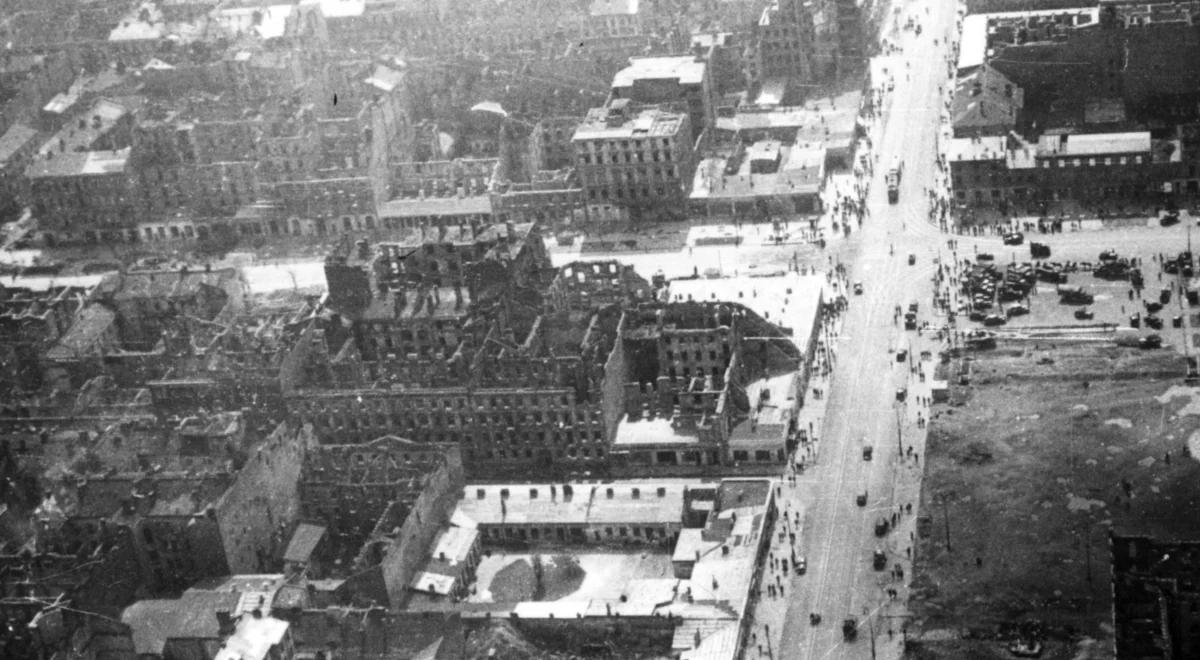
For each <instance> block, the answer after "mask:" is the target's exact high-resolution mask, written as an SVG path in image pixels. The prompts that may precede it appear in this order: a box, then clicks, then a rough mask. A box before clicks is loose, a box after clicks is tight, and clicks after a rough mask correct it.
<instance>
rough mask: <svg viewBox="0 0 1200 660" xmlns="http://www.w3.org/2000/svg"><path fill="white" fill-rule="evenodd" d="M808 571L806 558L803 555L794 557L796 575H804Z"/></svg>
mask: <svg viewBox="0 0 1200 660" xmlns="http://www.w3.org/2000/svg"><path fill="white" fill-rule="evenodd" d="M807 572H808V558H807V557H805V556H804V555H800V556H799V557H796V575H804V574H805V573H807Z"/></svg>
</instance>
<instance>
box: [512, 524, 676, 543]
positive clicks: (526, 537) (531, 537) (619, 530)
mask: <svg viewBox="0 0 1200 660" xmlns="http://www.w3.org/2000/svg"><path fill="white" fill-rule="evenodd" d="M552 529H553V530H554V531H551V530H552ZM567 531H568V530H567V529H565V528H562V527H557V528H546V529H541V528H538V527H532V528H529V529H526V528H524V527H518V528H516V529H513V528H512V527H505V528H504V529H503V530H501V529H499V528H496V527H493V528H492V529H491V531H490V535H491V537H492V538H493V539H500V538H509V539H520V540H522V541H538V540H541V539H542V538H543V537H544V538H546V539H547V540H550V539H553V538H555V537H556V536H557V538H558V540H560V541H564V540H566V536H567ZM584 534H585V532H584V531H583V530H581V529H579V528H571V529H570V535H571V537H572V538H582V537H583V536H584ZM594 534H595V540H597V541H602V540H604V539H606V538H607V539H611V538H645V539H648V540H654V539H655V538H660V537H662V538H665V537H666V533H665V532H664V531H662V530H656V529H655V528H653V527H605V528H604V532H603V534H601V532H600V530H595V532H594Z"/></svg>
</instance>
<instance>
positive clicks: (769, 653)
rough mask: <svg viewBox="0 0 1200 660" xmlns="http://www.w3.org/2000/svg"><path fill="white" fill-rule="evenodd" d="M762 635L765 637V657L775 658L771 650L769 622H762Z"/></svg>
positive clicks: (772, 659)
mask: <svg viewBox="0 0 1200 660" xmlns="http://www.w3.org/2000/svg"><path fill="white" fill-rule="evenodd" d="M763 637H766V638H767V657H768V658H771V660H774V659H775V652H774V651H772V650H771V624H769V623H764V624H763Z"/></svg>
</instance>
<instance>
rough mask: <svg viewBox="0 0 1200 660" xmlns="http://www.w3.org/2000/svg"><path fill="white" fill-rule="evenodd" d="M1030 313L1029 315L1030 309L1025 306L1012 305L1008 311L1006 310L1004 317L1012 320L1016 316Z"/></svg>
mask: <svg viewBox="0 0 1200 660" xmlns="http://www.w3.org/2000/svg"><path fill="white" fill-rule="evenodd" d="M1028 313H1029V308H1028V307H1026V306H1025V305H1012V306H1011V307H1009V308H1008V309H1006V310H1004V315H1005V316H1007V317H1008V318H1010V319H1011V318H1012V317H1014V316H1024V315H1025V314H1028Z"/></svg>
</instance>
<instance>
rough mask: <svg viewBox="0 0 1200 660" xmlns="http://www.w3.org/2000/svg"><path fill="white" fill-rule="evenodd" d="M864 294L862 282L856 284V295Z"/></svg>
mask: <svg viewBox="0 0 1200 660" xmlns="http://www.w3.org/2000/svg"><path fill="white" fill-rule="evenodd" d="M862 292H863V285H862V282H855V283H854V295H856V296H861V295H862Z"/></svg>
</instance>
